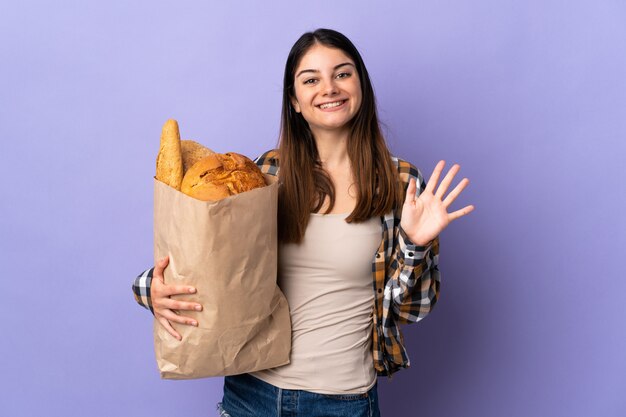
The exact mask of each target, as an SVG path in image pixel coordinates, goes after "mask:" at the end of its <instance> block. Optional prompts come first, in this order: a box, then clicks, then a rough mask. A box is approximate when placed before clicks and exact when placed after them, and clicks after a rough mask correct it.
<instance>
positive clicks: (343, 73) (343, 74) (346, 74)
mask: <svg viewBox="0 0 626 417" xmlns="http://www.w3.org/2000/svg"><path fill="white" fill-rule="evenodd" d="M351 75H352V73H351V72H340V73H339V74H337V78H348V77H350V76H351Z"/></svg>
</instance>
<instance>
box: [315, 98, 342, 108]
mask: <svg viewBox="0 0 626 417" xmlns="http://www.w3.org/2000/svg"><path fill="white" fill-rule="evenodd" d="M342 104H343V100H342V101H335V102H334V103H325V104H322V105H320V109H328V108H331V107H337V106H341V105H342Z"/></svg>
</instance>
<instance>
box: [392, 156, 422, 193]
mask: <svg viewBox="0 0 626 417" xmlns="http://www.w3.org/2000/svg"><path fill="white" fill-rule="evenodd" d="M391 160H392V161H393V163H394V165H395V167H396V169H397V171H398V177H399V179H400V182H401V183H402V188H403V189H405V190H406V188H407V187H408V186H409V181H410V180H411V178H415V180H416V181H417V184H418V186H419V187H420V190H423V189H424V188H426V183H425V182H424V177H423V176H422V172H421V171H420V170H419V169H418V168H417V167H416V166H415V165H413V164H412V163H410V162H408V161H405V160H404V159H402V158H398V157H397V156H392V157H391Z"/></svg>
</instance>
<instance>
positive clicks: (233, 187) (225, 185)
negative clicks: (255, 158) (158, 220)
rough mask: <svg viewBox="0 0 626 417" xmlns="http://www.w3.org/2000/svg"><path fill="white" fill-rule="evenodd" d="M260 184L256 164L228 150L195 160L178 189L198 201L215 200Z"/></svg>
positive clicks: (262, 179)
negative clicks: (227, 151)
mask: <svg viewBox="0 0 626 417" xmlns="http://www.w3.org/2000/svg"><path fill="white" fill-rule="evenodd" d="M264 186H265V179H264V177H263V174H262V173H261V170H260V169H259V168H258V167H257V166H256V164H255V163H254V162H252V161H251V160H250V159H248V158H247V157H245V156H243V155H240V154H237V153H234V152H230V153H226V154H219V153H214V154H212V155H209V156H207V157H205V158H203V159H201V160H200V161H198V162H196V163H195V164H194V165H193V166H192V167H191V168H189V170H188V171H187V172H186V173H185V177H184V178H183V182H182V185H181V191H182V192H183V193H185V194H187V195H189V196H191V197H194V198H197V199H198V200H203V201H210V200H211V201H215V200H221V199H222V198H225V197H229V196H231V195H235V194H239V193H242V192H245V191H249V190H252V189H253V188H258V187H264Z"/></svg>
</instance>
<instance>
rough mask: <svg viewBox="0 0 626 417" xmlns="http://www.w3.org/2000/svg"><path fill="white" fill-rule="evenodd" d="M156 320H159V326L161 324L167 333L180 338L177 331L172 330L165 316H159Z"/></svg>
mask: <svg viewBox="0 0 626 417" xmlns="http://www.w3.org/2000/svg"><path fill="white" fill-rule="evenodd" d="M157 320H158V321H159V323H160V324H161V326H163V328H165V330H167V332H168V333H169V334H171V335H172V336H174V337H175V338H176V339H178V340H182V337H181V335H179V334H178V332H177V331H176V330H174V328H173V327H172V325H171V324H170V322H169V321H167V319H166V318H165V317H159V318H158V319H157Z"/></svg>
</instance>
